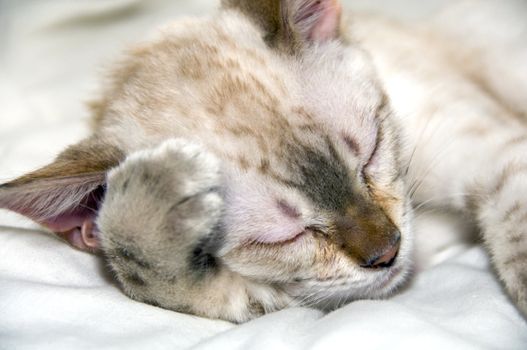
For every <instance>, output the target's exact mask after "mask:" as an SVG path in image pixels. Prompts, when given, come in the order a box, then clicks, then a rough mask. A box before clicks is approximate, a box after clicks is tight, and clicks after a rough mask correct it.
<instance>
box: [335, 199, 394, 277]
mask: <svg viewBox="0 0 527 350" xmlns="http://www.w3.org/2000/svg"><path fill="white" fill-rule="evenodd" d="M335 228H336V232H335V235H334V240H335V243H336V244H338V245H339V247H340V248H341V249H342V250H343V251H344V252H345V253H346V254H347V255H348V256H349V257H350V258H351V259H353V260H354V261H355V262H356V263H357V264H358V265H359V266H361V267H364V268H383V267H384V268H386V267H390V266H392V265H393V264H394V262H395V260H396V258H397V254H398V252H399V247H400V244H401V232H400V231H399V229H398V228H397V227H396V226H395V224H394V223H393V222H392V221H391V220H390V218H389V217H388V216H387V215H386V214H385V213H384V211H383V210H381V209H380V208H379V207H376V206H374V205H370V206H365V205H362V206H361V207H353V208H348V210H347V211H346V214H345V215H343V216H340V217H339V218H337V220H336V221H335Z"/></svg>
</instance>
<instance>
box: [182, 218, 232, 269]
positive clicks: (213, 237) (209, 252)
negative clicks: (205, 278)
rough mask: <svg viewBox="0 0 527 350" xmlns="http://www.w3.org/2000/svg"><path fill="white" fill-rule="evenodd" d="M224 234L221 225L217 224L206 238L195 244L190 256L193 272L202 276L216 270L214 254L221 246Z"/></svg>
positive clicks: (216, 263)
mask: <svg viewBox="0 0 527 350" xmlns="http://www.w3.org/2000/svg"><path fill="white" fill-rule="evenodd" d="M224 234H225V233H224V229H223V225H222V224H221V223H218V224H216V225H215V226H214V227H212V229H211V230H210V232H209V234H208V235H207V236H206V237H204V238H203V239H201V240H200V241H199V242H198V244H196V246H195V247H194V249H193V250H192V252H191V254H190V266H191V269H192V270H193V271H194V272H196V273H198V274H199V275H202V274H204V273H207V272H214V271H216V270H217V269H218V267H219V265H218V261H217V259H216V257H215V254H216V253H217V251H218V250H219V249H220V248H221V246H222V245H223V241H224Z"/></svg>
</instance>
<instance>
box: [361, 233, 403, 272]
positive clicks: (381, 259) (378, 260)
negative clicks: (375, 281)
mask: <svg viewBox="0 0 527 350" xmlns="http://www.w3.org/2000/svg"><path fill="white" fill-rule="evenodd" d="M400 242H401V239H400V236H398V237H397V241H396V242H395V244H393V245H392V246H391V247H389V248H388V249H387V250H386V251H385V252H384V253H383V254H382V255H379V256H376V257H374V258H372V259H370V260H369V261H368V262H367V263H366V264H362V265H360V266H361V267H366V268H380V267H390V266H392V265H393V263H394V262H395V259H396V258H397V253H398V252H399V246H400Z"/></svg>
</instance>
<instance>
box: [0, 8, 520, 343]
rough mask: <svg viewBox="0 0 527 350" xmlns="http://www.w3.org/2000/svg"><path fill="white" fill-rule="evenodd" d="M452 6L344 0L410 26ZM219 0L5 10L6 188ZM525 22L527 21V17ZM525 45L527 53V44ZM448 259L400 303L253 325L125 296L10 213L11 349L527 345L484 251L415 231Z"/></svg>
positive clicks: (433, 261)
mask: <svg viewBox="0 0 527 350" xmlns="http://www.w3.org/2000/svg"><path fill="white" fill-rule="evenodd" d="M447 2H448V1H436V0H435V1H430V0H429V1H426V2H420V1H417V0H415V1H410V0H404V1H403V0H398V1H393V0H392V1H359V0H350V1H345V2H344V3H345V6H346V7H348V8H357V9H371V8H376V9H378V10H379V9H380V10H381V11H385V12H387V13H389V14H390V15H394V16H399V17H401V18H404V19H406V20H418V19H422V18H427V16H430V15H431V14H433V13H435V12H437V11H439V10H441V9H442V7H443V6H444V5H445V4H446V3H447ZM216 5H217V4H216V2H215V1H212V0H193V1H186V0H149V1H146V0H144V1H141V0H76V1H69V0H47V1H37V0H24V1H9V0H6V1H3V2H0V58H1V65H0V106H1V107H0V181H1V182H3V181H6V180H9V179H11V178H13V177H15V176H17V175H20V174H22V173H24V172H25V171H28V170H31V169H34V168H36V167H38V166H40V165H44V164H45V163H47V162H49V161H50V160H51V159H52V158H53V157H54V155H56V154H57V153H58V152H59V151H60V150H61V149H62V148H63V147H64V146H66V145H68V144H70V143H73V142H75V141H77V140H78V139H80V138H82V137H83V136H85V135H86V134H87V125H86V121H87V118H88V112H87V109H86V108H85V107H84V102H85V101H86V100H87V99H88V98H89V97H90V96H95V94H96V91H97V86H99V84H100V83H101V79H99V78H100V76H101V74H100V73H101V71H103V70H104V66H105V65H107V64H108V63H109V62H113V61H115V58H116V55H117V54H118V52H119V51H120V50H121V49H122V48H123V47H124V46H126V45H127V44H131V43H133V42H135V41H137V40H139V39H142V38H146V37H148V35H149V33H151V32H152V29H153V28H155V27H156V26H158V25H160V24H163V23H166V22H168V21H170V20H172V19H174V18H177V17H179V16H181V15H188V14H204V13H208V12H211V11H212V9H213V8H214V6H216ZM525 16H527V14H525ZM525 44H526V45H527V43H525ZM417 229H418V232H419V236H418V237H417V238H416V241H417V244H418V245H419V242H422V241H436V242H437V244H436V249H433V250H430V251H418V258H420V259H423V258H424V257H427V256H428V257H429V258H430V257H431V258H430V259H428V260H429V261H430V263H429V264H428V265H426V267H425V268H422V269H421V271H419V272H418V274H417V276H416V278H415V279H414V280H413V281H412V283H411V284H410V285H409V286H407V287H406V288H405V289H404V290H403V291H401V292H400V293H399V294H398V295H396V296H395V297H393V298H390V299H388V300H364V301H357V302H354V303H352V304H350V305H348V306H345V307H343V308H341V309H339V310H337V311H335V312H332V313H329V314H324V313H322V312H320V311H317V310H313V309H308V308H294V309H288V310H284V311H281V312H276V313H273V314H269V315H266V316H264V317H262V318H260V319H256V320H254V321H252V322H249V323H246V324H243V325H233V324H230V323H227V322H223V321H215V320H208V319H203V318H198V317H194V316H189V315H185V314H179V313H176V312H171V311H166V310H163V309H160V308H156V307H153V306H149V305H145V304H141V303H138V302H135V301H132V300H130V299H129V298H127V297H126V296H125V295H124V294H123V293H121V291H120V290H119V288H118V286H117V285H116V283H115V282H114V281H113V280H112V277H111V275H110V274H109V272H108V268H107V267H106V266H105V265H104V262H103V261H102V260H101V259H100V258H98V257H95V256H92V255H89V254H86V253H83V252H80V251H76V250H73V249H71V248H70V247H68V246H67V245H66V244H64V243H63V242H61V241H60V240H58V239H57V238H55V237H53V236H51V235H49V234H45V233H44V232H43V231H41V229H39V228H38V227H37V226H35V225H34V224H32V223H30V222H29V221H27V220H26V219H24V218H22V217H20V216H17V215H15V214H12V213H7V212H5V211H0V349H48V348H49V349H93V348H98V349H105V348H108V349H116V348H124V349H184V348H196V349H337V348H366V347H367V348H368V349H386V348H390V349H398V348H404V349H413V348H425V349H526V348H527V322H526V321H525V319H523V318H522V317H521V316H520V315H519V313H518V312H517V311H516V310H515V308H514V307H513V306H512V304H511V303H510V302H509V301H508V299H507V298H506V296H505V295H504V293H503V291H502V290H501V287H500V285H499V283H498V282H497V280H496V278H495V276H494V275H493V274H492V271H491V267H490V263H489V259H488V256H487V255H486V254H485V252H484V250H483V249H482V248H481V247H479V246H477V245H474V244H472V243H470V242H465V243H458V242H456V241H454V240H452V239H451V238H452V237H453V236H454V234H455V231H457V230H459V229H460V225H458V224H457V222H456V221H455V220H453V218H450V217H448V216H445V215H435V214H433V213H432V214H426V215H422V216H421V217H420V219H419V222H418V226H417Z"/></svg>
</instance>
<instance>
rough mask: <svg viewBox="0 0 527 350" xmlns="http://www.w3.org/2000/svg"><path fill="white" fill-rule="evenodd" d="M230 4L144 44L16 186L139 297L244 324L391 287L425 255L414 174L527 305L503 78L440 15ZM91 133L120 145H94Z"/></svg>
mask: <svg viewBox="0 0 527 350" xmlns="http://www.w3.org/2000/svg"><path fill="white" fill-rule="evenodd" d="M225 3H226V4H227V5H228V6H233V7H234V9H229V10H223V11H222V12H221V13H219V14H217V15H215V16H213V17H211V18H205V19H199V20H198V19H192V20H187V21H180V22H178V23H177V24H175V25H174V26H171V27H168V28H166V29H165V30H164V32H163V33H162V34H160V36H159V37H158V38H157V39H155V40H153V41H151V42H149V43H146V44H144V45H143V46H141V47H139V48H136V49H134V50H133V51H132V52H131V53H130V54H129V57H128V58H127V59H126V60H125V61H123V63H122V64H121V65H120V67H119V68H118V69H117V70H116V72H115V73H114V76H113V77H112V78H111V80H110V83H109V87H108V88H107V89H106V91H105V93H104V98H103V99H101V101H99V102H98V103H96V104H94V107H95V108H94V113H95V119H94V136H93V137H91V139H89V140H88V141H84V142H83V143H81V144H80V145H78V146H75V147H73V148H71V149H70V150H69V151H66V152H65V153H64V154H63V155H62V156H61V158H59V160H58V161H57V162H58V163H55V165H52V166H50V167H47V168H44V169H43V170H40V171H37V172H35V173H33V174H30V175H28V176H26V177H23V178H21V179H18V180H15V181H14V182H12V183H10V184H9V185H8V186H6V189H4V192H3V194H2V193H0V194H1V195H2V196H3V197H0V204H2V205H3V206H5V207H8V208H11V209H14V210H17V211H19V212H22V213H24V214H26V215H29V216H32V217H34V218H35V219H37V220H38V221H40V222H42V223H44V224H45V225H47V226H48V227H50V228H52V229H54V230H55V231H56V232H66V234H64V235H65V236H67V238H68V239H69V240H70V241H71V242H73V243H74V244H76V245H77V246H80V247H83V248H94V247H97V246H98V245H100V246H101V247H102V250H103V251H104V253H105V254H106V256H107V257H108V259H109V261H110V263H111V265H112V267H113V269H114V270H115V272H116V274H117V277H118V279H119V280H120V282H121V283H122V284H123V287H124V289H125V291H126V292H127V293H128V294H129V295H131V296H132V297H134V298H136V299H138V300H142V301H145V302H149V303H152V304H157V305H160V306H162V307H165V308H170V309H174V310H180V311H185V312H190V313H194V314H198V315H203V316H208V317H213V318H224V319H228V320H233V321H238V322H239V321H245V320H247V319H250V318H252V317H255V316H257V315H260V314H262V313H264V312H269V311H272V310H277V309H280V308H284V307H287V306H290V305H314V306H319V307H334V306H338V305H339V304H340V303H342V302H344V301H347V300H352V299H356V298H365V297H379V296H384V295H387V294H389V293H390V292H391V291H393V290H394V289H395V287H397V286H398V285H400V284H401V282H402V281H403V279H404V277H405V276H406V274H407V272H408V271H409V268H410V257H409V255H410V254H409V251H410V248H411V231H412V229H411V219H412V210H411V208H410V198H409V195H408V192H412V194H414V195H415V196H414V198H415V200H416V202H417V203H425V202H426V203H428V204H430V205H432V204H433V205H438V206H448V207H451V208H454V209H455V210H459V211H460V212H465V213H468V214H470V215H472V217H473V218H474V219H476V220H478V221H479V223H480V226H481V228H482V232H483V237H484V240H485V242H486V244H487V246H488V248H489V250H490V252H491V255H492V258H493V260H494V263H495V266H496V268H497V271H498V274H499V276H500V277H501V278H502V279H503V281H504V282H505V286H506V288H507V291H508V292H509V294H510V295H511V296H512V298H513V299H514V301H515V302H516V303H517V305H518V306H519V307H520V309H521V310H522V311H524V312H525V311H527V305H526V302H527V295H526V294H525V293H526V290H527V282H526V280H527V278H526V276H525V272H524V271H525V265H526V261H527V259H525V254H526V252H527V239H526V235H527V232H525V226H526V220H525V217H526V212H527V210H526V207H525V205H524V200H523V198H525V195H524V194H525V193H524V192H525V191H527V188H526V187H527V181H526V180H525V178H524V175H525V174H526V171H525V170H526V169H527V165H526V164H527V163H525V161H524V159H523V158H525V157H524V156H523V155H522V148H524V147H525V144H526V141H527V136H526V135H527V130H526V128H525V121H524V120H522V119H521V117H520V113H519V112H515V111H513V110H512V109H511V108H510V105H508V104H507V103H506V102H502V100H501V99H499V98H497V97H496V94H494V93H492V91H493V90H492V88H493V85H492V84H491V83H492V81H487V83H488V84H487V85H484V84H482V82H481V81H477V82H476V81H475V80H474V79H473V77H472V76H470V75H469V74H467V71H466V70H465V69H462V67H461V66H460V65H459V64H456V63H457V61H458V60H459V55H458V54H459V52H460V51H459V50H458V49H457V48H456V46H455V44H452V43H449V44H448V45H447V44H446V43H445V41H444V39H442V38H439V37H435V36H433V35H431V34H430V33H427V32H425V31H422V32H421V33H420V34H419V33H416V32H415V30H414V29H407V28H404V27H402V26H399V25H395V24H393V23H390V22H386V21H384V20H382V19H378V18H375V17H356V18H354V19H353V21H343V22H342V24H341V25H340V27H339V28H336V27H335V26H334V25H335V23H338V21H337V19H338V17H339V13H338V10H336V9H337V7H332V6H333V5H334V4H333V5H331V4H330V5H328V4H329V3H333V2H330V1H322V2H310V1H300V0H298V1H292V0H291V1H283V2H282V5H280V4H279V2H278V1H268V2H262V3H264V4H268V5H261V6H262V7H259V8H258V9H257V10H258V11H256V9H252V8H251V7H247V4H248V2H245V1H243V0H241V1H238V0H234V1H226V2H225ZM249 3H250V2H249ZM306 3H307V4H308V5H305V4H306ZM284 4H285V5H284ZM299 4H300V5H299ZM302 4H304V5H305V6H307V10H306V8H302V7H301V5H302ZM320 4H322V5H320ZM239 6H241V7H239ZM266 6H268V7H266ZM280 6H282V7H280ZM295 6H300V7H295ZM310 6H311V7H310ZM318 6H322V8H319V7H318ZM239 9H241V11H239ZM253 11H256V12H253ZM288 11H289V12H288ZM277 12H279V16H278V17H275V15H276V14H277ZM297 12H298V13H299V14H298V15H297ZM313 14H315V16H314V17H313V18H311V17H310V16H312V15H313ZM255 18H256V19H257V20H256V21H252V20H251V19H253V20H254V19H255ZM306 18H307V21H306ZM352 18H353V17H352ZM281 21H283V23H282V22H281ZM328 28H329V29H328ZM337 39H338V40H337ZM343 43H344V44H343ZM356 43H359V44H358V45H357V44H356ZM453 53H455V54H453ZM370 61H372V62H373V65H372V64H371V62H370ZM374 66H375V68H374ZM376 70H377V73H378V76H377V74H376ZM483 83H485V82H483ZM489 86H490V88H489ZM383 88H384V90H383ZM385 93H386V94H387V96H386V95H385ZM520 107H522V106H520ZM391 110H393V111H395V113H392V112H391ZM519 110H521V109H519ZM95 147H102V148H104V149H106V150H110V151H107V152H106V154H105V155H104V156H101V159H97V156H93V155H92V156H85V154H84V153H81V154H79V148H80V149H82V150H83V151H86V152H88V153H91V154H94V153H95V154H96V153H97V152H95V151H93V150H94V149H95ZM90 150H92V152H90ZM111 150H114V151H111ZM475 150H476V152H475ZM523 154H524V153H523ZM91 157H93V158H94V159H93V160H92V158H91ZM83 159H84V160H83ZM85 159H90V161H86V160H85ZM79 162H80V164H79ZM119 163H120V165H118V164H119ZM68 164H75V166H72V167H71V168H72V169H73V170H65V169H66V168H67V166H68ZM94 164H95V165H94ZM110 168H113V170H111V171H110V172H109V174H108V188H107V190H106V194H105V198H104V202H103V204H102V206H100V205H99V204H97V203H95V204H94V203H93V202H97V200H96V201H93V200H91V199H90V198H92V197H93V196H92V194H93V193H95V195H94V196H95V197H97V199H100V196H101V193H99V192H100V191H101V187H99V186H100V185H101V184H103V183H104V177H105V176H106V172H107V171H108V170H109V169H110ZM59 170H60V171H59ZM68 171H69V172H68ZM64 172H66V174H64ZM57 175H59V177H57ZM64 175H66V176H64ZM50 178H51V180H49V179H50ZM57 184H59V185H62V186H66V187H68V186H69V187H68V189H69V191H65V192H67V193H64V191H63V192H61V191H59V190H57V188H56V186H57ZM98 191H99V192H98ZM72 193H74V194H75V196H73V197H72V196H71V194H72ZM42 197H45V198H44V199H42ZM35 198H37V199H38V200H37V201H36V203H37V204H35ZM72 198H73V199H72ZM56 202H61V203H59V204H56V205H49V204H50V203H56ZM64 203H66V204H64ZM79 204H82V205H86V206H89V207H92V208H93V209H98V210H99V214H98V217H97V219H95V218H93V217H90V218H88V219H86V214H85V213H84V212H83V211H82V210H78V209H71V208H73V207H76V206H78V205H79ZM64 208H66V210H65V209H64ZM68 212H71V213H72V215H70V214H67V213H68ZM64 213H66V214H67V215H66V219H65V218H64ZM78 218H81V219H80V221H78ZM95 220H96V223H97V226H98V227H99V229H100V231H101V233H100V237H99V238H96V239H93V237H91V234H92V228H91V227H92V226H93V223H94V221H95ZM71 222H73V226H72V225H71V224H70V223H71ZM90 225H92V226H90ZM77 226H78V227H81V228H82V229H76V227H77Z"/></svg>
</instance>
